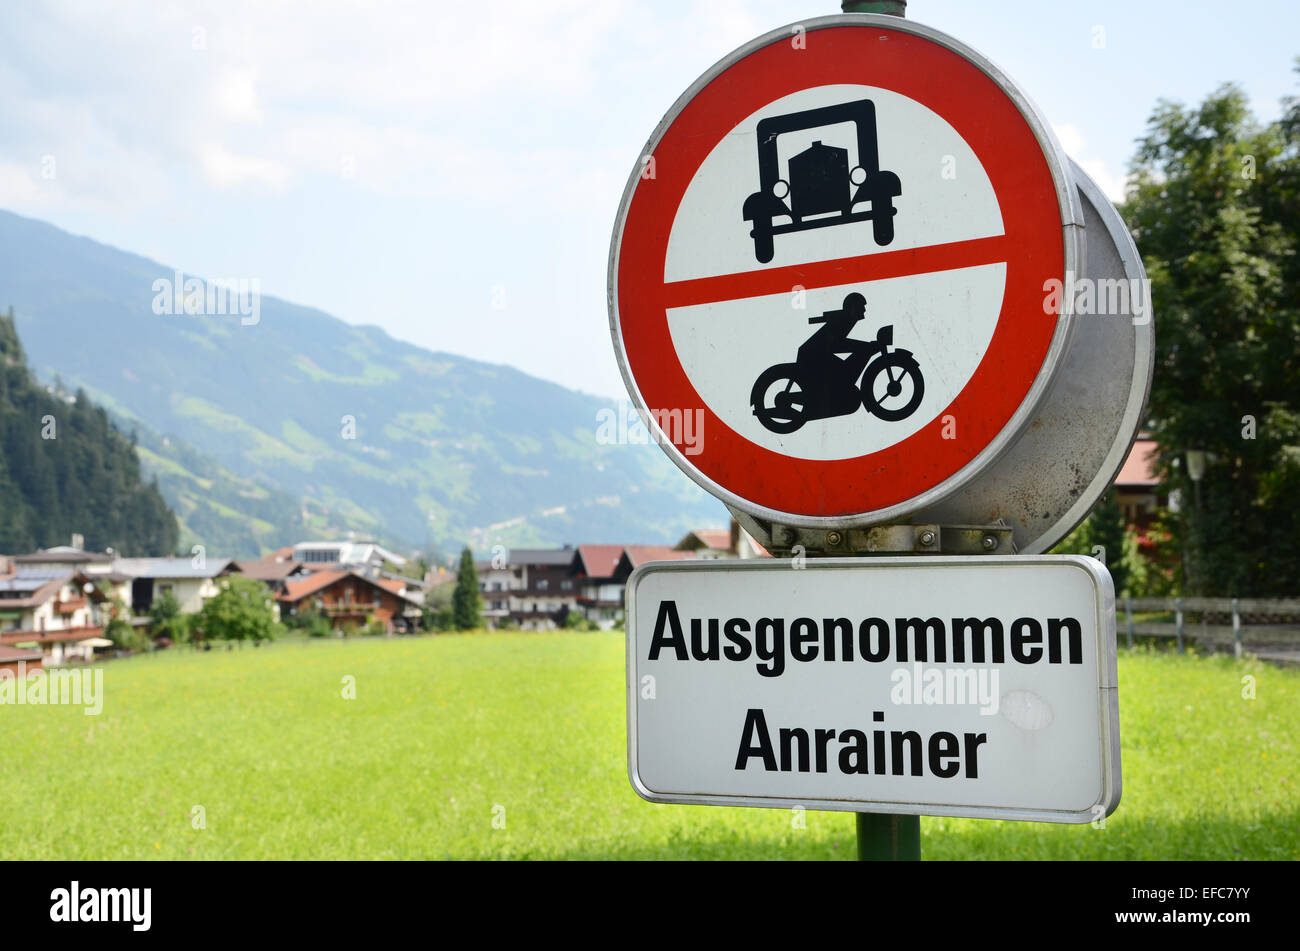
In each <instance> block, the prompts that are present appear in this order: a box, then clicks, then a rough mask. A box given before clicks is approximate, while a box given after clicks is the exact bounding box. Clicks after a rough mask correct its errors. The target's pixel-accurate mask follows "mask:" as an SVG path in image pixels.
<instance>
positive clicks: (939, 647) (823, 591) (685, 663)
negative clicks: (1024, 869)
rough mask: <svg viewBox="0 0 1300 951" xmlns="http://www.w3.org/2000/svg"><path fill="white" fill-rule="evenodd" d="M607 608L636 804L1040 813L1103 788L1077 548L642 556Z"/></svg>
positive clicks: (1109, 714)
mask: <svg viewBox="0 0 1300 951" xmlns="http://www.w3.org/2000/svg"><path fill="white" fill-rule="evenodd" d="M627 617H628V691H629V694H628V767H629V775H630V778H631V780H632V785H633V787H634V788H635V789H636V791H637V792H638V793H639V794H640V795H641V796H642V797H643V798H645V799H648V800H650V801H652V802H672V803H703V804H714V805H748V806H769V807H776V808H793V807H795V806H801V807H804V808H808V809H831V810H851V811H855V812H879V813H903V814H917V815H935V816H969V817H976V818H1000V819H1026V820H1035V821H1041V822H1093V821H1098V820H1101V819H1104V818H1105V816H1107V815H1109V814H1110V812H1112V811H1113V810H1114V808H1115V807H1116V805H1118V803H1119V796H1120V761H1119V713H1118V703H1117V698H1116V654H1115V621H1114V617H1115V614H1114V591H1113V588H1112V585H1111V581H1110V575H1109V574H1108V573H1107V572H1106V570H1105V568H1104V567H1102V565H1101V564H1100V563H1099V562H1096V561H1094V560H1093V559H1090V558H1085V557H1082V556H1075V555H1040V556H1013V557H992V556H974V557H965V558H941V557H932V558H931V557H927V558H924V559H922V558H869V559H817V560H812V561H808V562H806V563H805V564H804V567H802V568H795V567H793V565H792V563H791V562H789V561H768V560H761V561H757V560H756V561H743V562H742V561H728V562H709V563H702V562H658V563H651V564H648V565H645V566H643V567H641V568H639V569H637V571H635V572H634V573H633V575H632V578H631V579H630V581H629V584H628V612H627Z"/></svg>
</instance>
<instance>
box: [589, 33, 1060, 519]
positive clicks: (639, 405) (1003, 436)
mask: <svg viewBox="0 0 1300 951" xmlns="http://www.w3.org/2000/svg"><path fill="white" fill-rule="evenodd" d="M844 26H850V27H879V28H885V29H892V30H898V31H900V32H904V33H910V34H913V35H915V36H919V37H921V38H923V39H927V40H930V41H931V42H934V43H936V44H937V45H939V46H941V47H943V48H944V49H947V50H948V51H949V52H952V53H955V54H956V55H958V56H959V57H961V58H962V59H964V60H966V61H967V62H969V63H971V64H972V65H973V66H975V67H976V68H977V69H979V70H980V71H981V72H983V73H984V74H985V75H986V76H987V77H988V78H989V79H990V80H991V81H992V82H993V83H994V84H995V85H996V86H997V87H998V88H999V89H1000V90H1001V91H1002V93H1003V94H1004V95H1006V96H1007V97H1008V98H1009V99H1010V100H1011V101H1012V103H1013V104H1014V105H1015V107H1016V109H1017V111H1018V112H1019V113H1020V115H1021V118H1022V119H1023V120H1024V121H1025V123H1026V124H1027V125H1028V126H1029V129H1030V131H1031V133H1032V134H1033V136H1034V138H1035V139H1036V140H1037V142H1038V144H1039V146H1040V148H1041V149H1042V150H1043V156H1044V160H1045V161H1046V163H1047V166H1048V170H1049V172H1050V173H1051V176H1052V181H1053V184H1054V186H1055V189H1056V198H1057V205H1058V209H1059V212H1060V215H1061V232H1062V245H1063V250H1064V255H1063V258H1064V268H1065V272H1066V273H1067V274H1068V273H1075V274H1080V273H1083V267H1084V263H1085V261H1084V253H1085V249H1084V243H1083V240H1082V236H1081V232H1082V230H1083V207H1082V203H1081V202H1080V200H1079V196H1078V193H1077V190H1076V188H1075V183H1074V181H1073V179H1072V178H1071V174H1070V164H1069V158H1068V156H1066V154H1065V152H1064V150H1063V149H1062V148H1061V146H1060V143H1059V142H1058V141H1057V139H1056V136H1055V134H1054V133H1053V132H1052V129H1051V125H1050V124H1049V123H1048V122H1047V120H1046V118H1045V117H1044V115H1043V114H1042V112H1041V111H1040V110H1039V109H1038V107H1037V106H1036V105H1035V104H1034V103H1033V101H1032V100H1031V99H1030V98H1029V97H1028V95H1026V94H1025V93H1024V91H1023V90H1022V89H1021V88H1020V87H1019V86H1018V85H1016V84H1015V83H1014V82H1013V81H1012V80H1011V79H1010V77H1009V76H1007V74H1006V73H1004V72H1003V71H1002V70H1001V69H999V68H998V67H997V66H996V65H995V64H994V63H993V62H992V61H991V60H989V59H988V58H987V57H985V56H984V55H983V54H981V53H979V52H978V51H977V50H974V49H972V48H971V47H969V46H966V45H965V44H964V43H962V42H961V41H959V40H957V39H955V38H953V37H951V36H949V35H948V34H946V33H943V32H941V31H939V30H936V29H934V28H933V27H928V26H925V25H923V24H921V23H917V22H916V21H913V20H906V19H902V18H898V17H892V16H885V15H881V14H865V13H849V14H837V15H832V16H825V17H816V18H813V19H809V20H802V21H798V22H795V23H791V24H787V25H786V26H783V27H778V28H777V29H775V30H771V31H769V32H767V33H764V34H762V35H761V36H759V37H756V38H755V39H753V40H750V41H749V42H748V43H745V44H743V45H742V46H740V47H738V48H736V49H735V50H733V51H732V52H731V53H729V54H727V55H726V56H724V57H723V58H722V59H720V60H718V61H717V62H716V63H714V65H713V66H711V67H710V68H709V69H708V70H706V71H705V72H704V73H703V74H702V75H701V76H700V77H699V78H698V79H696V80H695V82H694V83H692V84H691V85H690V86H689V87H688V88H687V90H686V91H685V92H683V93H682V94H681V95H680V96H679V97H678V98H677V100H676V101H675V102H674V103H673V105H672V107H671V108H670V109H669V110H668V112H667V113H666V114H665V115H664V117H663V118H662V119H661V120H660V121H659V123H658V125H657V126H656V127H655V129H654V131H653V132H652V133H651V135H650V138H649V139H648V140H647V141H646V144H645V147H644V148H643V149H642V151H641V153H640V154H641V156H642V157H644V156H646V155H653V154H654V151H655V147H656V146H657V145H658V144H659V142H660V141H661V140H662V139H663V137H664V135H665V133H666V132H667V131H668V129H669V128H670V127H671V126H672V124H673V122H674V121H675V120H676V119H677V117H678V116H679V115H680V114H681V112H682V111H683V110H684V109H685V107H686V106H687V104H689V103H690V101H691V100H692V99H694V98H695V96H696V95H697V94H698V93H699V92H700V90H702V89H703V88H704V87H705V86H707V85H708V84H709V83H711V82H713V80H714V79H716V78H717V77H718V76H719V75H721V74H722V73H723V72H725V71H726V70H727V69H728V68H730V67H731V66H732V65H734V64H735V63H737V62H739V61H740V60H742V59H744V58H745V57H747V56H749V55H750V54H751V53H753V52H755V51H757V50H760V49H762V48H764V47H767V46H770V45H772V44H773V43H776V42H780V41H783V40H788V39H789V38H790V37H791V36H792V35H794V34H793V33H792V31H793V30H794V29H795V28H799V29H801V30H802V31H804V32H805V33H812V32H814V31H816V30H822V29H831V28H835V27H844ZM641 171H642V169H641V160H640V159H638V162H637V164H636V165H635V166H634V167H633V169H632V172H631V174H630V175H629V176H628V180H627V183H626V185H625V186H624V189H623V195H622V199H621V200H620V202H619V209H618V214H617V216H616V218H615V221H614V228H613V234H612V236H611V240H610V250H609V263H608V267H607V272H606V305H607V309H608V313H609V329H610V335H611V337H612V339H613V343H614V354H615V358H616V359H617V361H618V367H619V373H620V375H621V376H622V378H623V383H624V386H625V387H626V388H627V391H628V395H629V396H630V397H631V398H632V404H633V405H634V406H635V408H636V411H637V414H638V416H639V417H640V418H641V421H642V424H643V425H644V426H645V427H646V430H647V432H649V433H651V434H652V438H653V439H654V441H655V442H656V443H658V445H659V447H660V448H661V449H662V450H663V451H664V453H665V454H666V455H667V456H668V457H669V458H670V459H671V460H672V461H673V463H674V464H675V465H676V466H677V467H678V468H679V469H681V470H682V472H684V473H685V474H686V475H687V476H688V477H689V478H690V479H691V480H692V481H694V482H695V483H696V484H697V485H699V486H700V487H701V488H703V489H704V490H705V491H707V492H709V493H710V494H711V495H713V496H714V497H715V498H717V499H719V500H720V501H722V502H723V503H724V504H727V505H733V506H735V507H737V508H739V509H741V510H742V511H744V512H747V513H748V514H750V515H751V516H753V517H755V518H759V519H765V520H768V521H772V522H778V523H781V524H786V525H792V526H798V527H801V528H843V527H850V526H857V525H869V524H876V523H880V522H887V521H890V520H896V519H899V518H902V517H905V516H907V515H909V514H911V513H914V512H917V511H920V510H922V509H924V508H926V507H928V506H931V505H934V504H936V503H938V502H939V501H941V500H942V499H944V498H946V497H948V496H949V495H951V494H952V493H954V492H956V491H958V490H960V489H961V488H963V487H964V486H966V485H968V484H969V483H970V482H971V481H973V480H974V479H976V478H977V477H978V476H979V475H980V474H981V473H982V472H983V471H984V470H985V469H987V468H988V467H990V466H991V465H993V463H995V462H996V461H997V459H998V458H1000V457H1001V456H1002V454H1003V453H1005V452H1006V451H1007V449H1009V448H1010V446H1011V445H1013V444H1014V442H1015V439H1016V437H1018V436H1019V434H1020V433H1021V432H1022V431H1023V430H1024V428H1025V427H1026V426H1027V425H1028V424H1029V423H1030V421H1031V420H1032V419H1033V417H1034V415H1035V413H1036V412H1037V410H1038V409H1039V408H1040V406H1041V405H1042V403H1043V402H1044V400H1045V399H1046V397H1047V395H1048V393H1049V392H1050V390H1051V385H1052V383H1053V381H1054V380H1055V378H1056V375H1057V372H1058V371H1059V369H1060V367H1061V364H1062V363H1063V358H1064V355H1065V353H1066V351H1067V350H1068V347H1069V343H1070V339H1071V337H1072V335H1073V331H1074V326H1075V323H1074V322H1075V315H1074V313H1073V303H1074V302H1073V300H1063V301H1062V304H1061V312H1060V314H1059V315H1058V316H1057V325H1056V329H1055V332H1054V334H1053V336H1052V340H1051V343H1050V345H1049V347H1048V350H1047V353H1046V355H1045V356H1044V359H1043V364H1042V366H1041V367H1040V368H1039V371H1038V373H1037V375H1036V376H1035V378H1034V382H1033V384H1032V385H1031V386H1030V388H1029V391H1028V392H1027V393H1026V394H1025V396H1024V398H1023V399H1022V400H1021V402H1020V405H1019V407H1018V408H1017V410H1016V411H1015V412H1014V413H1013V414H1012V416H1011V418H1010V419H1009V420H1008V421H1007V423H1006V424H1005V425H1004V426H1003V427H1002V428H1001V429H1000V430H999V432H998V433H997V435H996V436H995V437H994V438H993V439H992V440H990V441H989V443H988V445H986V446H985V447H984V448H983V449H982V450H980V452H978V453H976V455H975V456H974V457H973V458H972V459H971V460H970V461H969V462H967V463H966V464H965V465H964V466H962V467H961V468H960V469H958V470H957V471H956V472H954V473H952V474H951V475H950V476H948V477H947V478H946V479H944V480H943V481H941V482H940V483H938V484H937V485H934V486H932V487H930V488H929V489H926V490H925V491H923V492H921V493H920V494H919V495H916V496H913V497H912V498H910V499H906V500H904V501H903V502H899V503H896V504H894V505H892V506H887V507H885V508H881V509H876V510H872V511H867V512H859V513H850V514H847V515H802V514H798V513H794V512H785V511H782V510H779V509H774V508H770V507H768V506H763V505H760V504H758V503H755V502H752V501H750V500H748V499H745V498H743V497H741V496H739V495H737V494H736V493H734V492H732V491H731V490H729V489H727V488H725V487H723V486H722V485H720V484H718V483H717V482H716V481H714V480H713V479H711V478H710V477H709V476H707V475H705V474H704V473H703V472H701V471H700V470H699V469H697V468H696V467H695V466H694V465H693V464H692V463H691V462H690V460H688V459H687V458H686V457H685V455H683V453H682V452H681V450H680V449H678V447H677V446H676V445H674V444H673V443H672V441H671V440H670V439H669V438H667V435H666V434H664V433H663V432H662V431H660V430H659V427H658V425H657V423H656V421H655V419H654V417H653V415H652V414H651V413H650V411H649V408H648V406H647V403H646V400H645V398H644V396H643V395H642V393H641V390H640V387H639V386H637V384H636V380H635V378H634V377H633V376H632V373H631V369H630V367H629V366H628V361H627V356H626V353H625V352H624V348H623V339H622V329H621V322H620V315H619V308H618V300H617V285H618V266H619V260H620V252H621V248H622V244H623V232H624V228H625V226H626V224H627V214H628V210H629V208H630V206H631V202H632V196H633V194H634V193H635V191H636V188H637V183H638V182H639V181H640V179H641ZM1064 276H1065V275H1062V277H1064ZM656 279H658V278H656Z"/></svg>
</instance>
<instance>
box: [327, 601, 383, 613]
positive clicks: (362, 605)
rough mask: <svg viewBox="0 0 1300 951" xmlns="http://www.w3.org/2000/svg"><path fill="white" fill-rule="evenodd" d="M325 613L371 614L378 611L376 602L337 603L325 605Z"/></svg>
mask: <svg viewBox="0 0 1300 951" xmlns="http://www.w3.org/2000/svg"><path fill="white" fill-rule="evenodd" d="M324 610H325V613H326V614H328V615H331V616H332V615H336V614H372V613H374V612H375V611H378V610H379V602H378V601H339V602H337V603H336V604H327V605H325V608H324Z"/></svg>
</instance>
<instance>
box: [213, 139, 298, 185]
mask: <svg viewBox="0 0 1300 951" xmlns="http://www.w3.org/2000/svg"><path fill="white" fill-rule="evenodd" d="M199 162H200V164H201V165H202V167H203V173H204V175H206V176H207V179H208V181H209V182H211V183H212V184H213V185H215V186H217V187H218V188H237V187H239V186H241V185H246V184H254V185H264V186H266V187H268V188H272V189H275V190H276V191H279V190H281V189H283V188H284V187H285V185H286V184H287V183H288V181H289V170H288V169H287V168H285V167H284V166H283V165H281V164H280V163H278V162H273V161H271V160H270V159H264V158H257V157H255V156H251V155H235V154H234V153H233V152H228V151H226V150H225V149H223V148H221V147H220V146H208V147H206V148H204V149H203V150H202V151H201V152H200V154H199Z"/></svg>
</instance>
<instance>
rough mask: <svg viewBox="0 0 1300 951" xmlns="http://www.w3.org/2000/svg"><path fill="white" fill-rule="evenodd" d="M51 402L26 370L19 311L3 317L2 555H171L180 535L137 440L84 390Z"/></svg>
mask: <svg viewBox="0 0 1300 951" xmlns="http://www.w3.org/2000/svg"><path fill="white" fill-rule="evenodd" d="M55 390H56V392H55V393H53V394H51V393H48V392H46V390H45V389H44V388H43V387H41V386H39V385H38V384H37V382H36V380H35V379H34V378H33V377H32V374H31V372H30V371H29V370H28V368H27V364H26V361H25V358H24V355H23V349H22V344H21V343H20V342H19V339H18V332H17V329H16V328H15V326H14V318H13V311H12V309H11V310H10V312H9V314H8V315H5V316H0V551H9V552H24V551H31V550H32V549H34V548H38V547H39V548H48V547H51V546H53V545H66V544H67V543H68V541H69V539H70V538H71V536H72V534H73V533H74V532H79V533H81V534H82V535H84V536H85V539H86V547H87V548H88V549H90V550H103V549H105V548H109V547H111V548H113V549H114V550H115V551H117V552H120V553H122V554H127V555H132V554H141V555H165V554H170V553H171V552H172V551H174V550H175V548H176V542H177V539H178V538H179V536H180V529H179V526H178V525H177V522H176V517H175V515H173V514H172V512H171V510H170V509H168V508H167V503H166V502H164V501H163V498H162V495H161V494H159V492H158V487H157V485H156V484H155V485H146V484H144V482H143V481H142V480H141V478H140V462H139V459H138V458H137V457H136V454H135V448H134V447H133V446H132V444H131V442H130V440H128V439H127V438H126V437H125V436H123V435H122V434H121V433H120V432H118V431H117V430H116V429H115V428H114V427H113V426H112V425H111V424H110V423H109V420H108V414H107V413H105V412H104V410H103V409H102V408H101V407H98V406H95V405H94V404H93V403H92V402H91V400H90V398H89V397H88V396H87V395H86V393H85V391H83V390H78V391H77V393H76V395H75V397H73V398H72V401H71V402H69V401H68V397H67V394H66V393H65V392H64V391H63V390H62V387H61V385H60V386H58V387H56V388H55Z"/></svg>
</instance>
